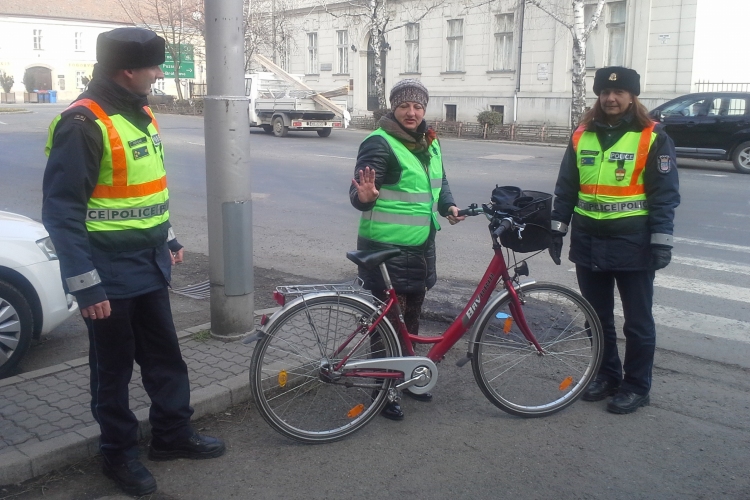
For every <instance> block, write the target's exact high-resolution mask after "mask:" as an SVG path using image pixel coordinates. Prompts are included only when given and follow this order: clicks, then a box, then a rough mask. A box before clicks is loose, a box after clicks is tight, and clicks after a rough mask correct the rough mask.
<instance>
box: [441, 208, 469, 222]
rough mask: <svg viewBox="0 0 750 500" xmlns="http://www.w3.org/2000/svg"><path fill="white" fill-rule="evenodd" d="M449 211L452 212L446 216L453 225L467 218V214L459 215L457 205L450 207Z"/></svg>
mask: <svg viewBox="0 0 750 500" xmlns="http://www.w3.org/2000/svg"><path fill="white" fill-rule="evenodd" d="M448 212H450V213H449V214H448V215H447V216H446V218H447V219H448V222H450V223H451V226H452V225H454V224H458V223H459V222H461V221H462V220H464V219H465V218H466V216H465V215H461V216H459V215H458V207H457V206H452V207H448Z"/></svg>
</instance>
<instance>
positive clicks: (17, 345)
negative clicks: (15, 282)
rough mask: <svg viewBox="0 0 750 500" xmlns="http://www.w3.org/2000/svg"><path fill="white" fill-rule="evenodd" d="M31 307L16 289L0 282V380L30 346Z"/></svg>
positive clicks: (32, 322)
mask: <svg viewBox="0 0 750 500" xmlns="http://www.w3.org/2000/svg"><path fill="white" fill-rule="evenodd" d="M33 327H34V317H33V315H32V313H31V306H29V302H28V301H27V300H26V298H25V297H24V296H23V294H22V293H21V292H19V291H18V289H17V288H15V287H14V286H12V285H11V284H9V283H7V282H5V281H2V280H0V378H2V377H5V376H6V375H8V374H9V373H10V372H11V370H13V369H14V368H15V367H16V365H17V364H18V362H19V361H21V358H23V356H24V355H25V354H26V351H28V350H29V347H30V346H31V335H32V331H33V330H34V328H33Z"/></svg>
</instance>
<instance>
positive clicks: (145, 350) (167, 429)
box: [86, 287, 193, 462]
mask: <svg viewBox="0 0 750 500" xmlns="http://www.w3.org/2000/svg"><path fill="white" fill-rule="evenodd" d="M109 302H110V306H111V308H112V314H111V316H110V317H109V318H107V319H102V320H100V319H97V320H93V321H92V320H89V319H87V320H86V325H87V326H88V331H89V342H90V345H89V366H90V368H91V412H92V414H93V415H94V418H95V419H96V421H97V422H98V423H99V427H100V428H101V438H100V451H101V453H102V455H104V457H105V458H106V459H108V460H110V461H111V462H117V461H121V460H127V459H131V458H137V457H138V420H137V419H136V417H135V415H134V414H133V412H132V411H131V410H130V407H129V402H130V399H129V394H128V384H129V383H130V379H131V377H132V374H133V361H135V362H137V363H138V365H139V366H140V367H141V378H142V380H143V386H144V388H145V389H146V392H147V393H148V395H149V397H150V398H151V409H150V412H149V422H150V423H151V427H152V435H153V439H154V440H158V441H159V442H160V443H162V444H168V443H170V442H174V441H176V440H181V439H185V438H188V437H190V435H191V434H192V429H191V428H190V417H191V415H192V414H193V409H192V408H191V407H190V382H189V380H188V373H187V365H186V364H185V362H184V361H183V359H182V353H181V352H180V345H179V343H178V341H177V332H176V331H175V327H174V322H173V320H172V310H171V307H170V304H169V292H168V291H167V288H166V287H164V288H162V289H159V290H157V291H154V292H150V293H146V294H144V295H140V296H138V297H133V298H130V299H114V300H110V301H109Z"/></svg>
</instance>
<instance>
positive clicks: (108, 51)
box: [96, 28, 166, 69]
mask: <svg viewBox="0 0 750 500" xmlns="http://www.w3.org/2000/svg"><path fill="white" fill-rule="evenodd" d="M164 48H165V42H164V39H163V38H162V37H160V36H159V35H157V34H156V33H154V32H153V31H151V30H147V29H144V28H116V29H113V30H112V31H106V32H104V33H101V34H100V35H99V36H98V37H97V39H96V61H97V62H98V63H99V64H101V65H102V66H103V67H105V68H108V69H137V68H148V67H151V66H158V65H160V64H163V63H164V59H165V57H166V56H165V51H164Z"/></svg>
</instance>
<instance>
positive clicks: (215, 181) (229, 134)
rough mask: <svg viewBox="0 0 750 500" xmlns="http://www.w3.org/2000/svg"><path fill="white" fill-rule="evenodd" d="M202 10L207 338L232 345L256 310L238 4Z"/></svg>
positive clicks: (215, 0) (217, 1)
mask: <svg viewBox="0 0 750 500" xmlns="http://www.w3.org/2000/svg"><path fill="white" fill-rule="evenodd" d="M205 9H206V74H207V83H208V90H207V94H208V95H206V97H205V108H204V129H205V141H206V191H207V193H206V194H207V196H206V198H207V205H208V254H209V279H210V282H211V335H213V336H214V337H218V338H224V339H232V338H238V337H240V336H242V335H244V334H245V332H248V331H251V330H252V329H253V327H254V322H253V310H254V309H255V293H254V289H253V287H254V283H253V240H252V229H253V212H252V203H251V199H250V198H251V192H252V190H251V173H250V141H249V140H248V135H249V133H250V127H249V123H248V115H247V106H248V101H247V98H246V97H245V60H244V57H245V34H244V29H243V12H242V0H211V1H210V2H209V1H207V2H205Z"/></svg>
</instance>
